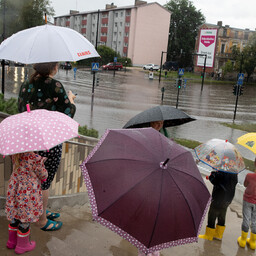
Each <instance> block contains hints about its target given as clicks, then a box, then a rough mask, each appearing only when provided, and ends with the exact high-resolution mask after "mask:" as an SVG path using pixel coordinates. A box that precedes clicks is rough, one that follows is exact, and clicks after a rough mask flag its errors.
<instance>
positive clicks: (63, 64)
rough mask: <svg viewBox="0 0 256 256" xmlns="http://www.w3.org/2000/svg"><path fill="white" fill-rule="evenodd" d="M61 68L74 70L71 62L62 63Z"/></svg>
mask: <svg viewBox="0 0 256 256" xmlns="http://www.w3.org/2000/svg"><path fill="white" fill-rule="evenodd" d="M60 68H62V69H66V70H67V69H72V65H71V63H70V62H69V61H67V62H61V63H60Z"/></svg>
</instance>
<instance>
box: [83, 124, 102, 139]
mask: <svg viewBox="0 0 256 256" xmlns="http://www.w3.org/2000/svg"><path fill="white" fill-rule="evenodd" d="M78 133H79V134H81V135H84V136H89V137H94V138H98V137H99V132H98V131H97V130H95V129H88V128H87V125H84V126H79V128H78Z"/></svg>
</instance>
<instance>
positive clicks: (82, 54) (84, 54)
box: [77, 51, 91, 57]
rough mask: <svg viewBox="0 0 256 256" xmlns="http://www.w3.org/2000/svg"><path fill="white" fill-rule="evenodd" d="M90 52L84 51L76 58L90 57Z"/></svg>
mask: <svg viewBox="0 0 256 256" xmlns="http://www.w3.org/2000/svg"><path fill="white" fill-rule="evenodd" d="M90 54H91V52H90V51H86V52H78V53H77V55H78V57H82V56H86V55H90Z"/></svg>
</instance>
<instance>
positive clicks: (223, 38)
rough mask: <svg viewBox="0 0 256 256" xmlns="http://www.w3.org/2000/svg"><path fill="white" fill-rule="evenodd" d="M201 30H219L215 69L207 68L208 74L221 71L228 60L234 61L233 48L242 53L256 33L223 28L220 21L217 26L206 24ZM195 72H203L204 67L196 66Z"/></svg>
mask: <svg viewBox="0 0 256 256" xmlns="http://www.w3.org/2000/svg"><path fill="white" fill-rule="evenodd" d="M201 28H203V29H207V28H209V29H211V28H215V29H217V41H216V49H215V56H214V66H213V68H206V72H207V73H211V72H219V71H221V67H223V66H224V65H225V63H226V62H227V61H228V60H232V47H233V46H237V47H238V48H240V50H241V51H242V50H243V48H244V47H245V46H246V45H247V43H248V41H249V39H250V38H251V37H252V35H253V34H254V33H255V31H252V30H249V29H239V28H232V27H230V26H229V25H225V26H223V25H222V21H218V23H217V25H214V24H208V23H205V24H203V25H202V26H201V27H200V29H201ZM199 33H200V30H199V32H198V38H199ZM198 38H197V40H196V47H195V51H196V52H198V45H199V44H198ZM194 70H195V71H197V72H198V71H201V70H202V67H196V66H195V68H194Z"/></svg>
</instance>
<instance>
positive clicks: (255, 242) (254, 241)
mask: <svg viewBox="0 0 256 256" xmlns="http://www.w3.org/2000/svg"><path fill="white" fill-rule="evenodd" d="M247 244H249V246H250V248H251V249H252V250H255V248H256V234H254V233H252V232H251V236H250V238H247Z"/></svg>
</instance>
